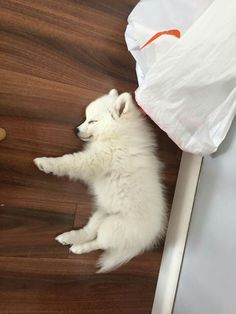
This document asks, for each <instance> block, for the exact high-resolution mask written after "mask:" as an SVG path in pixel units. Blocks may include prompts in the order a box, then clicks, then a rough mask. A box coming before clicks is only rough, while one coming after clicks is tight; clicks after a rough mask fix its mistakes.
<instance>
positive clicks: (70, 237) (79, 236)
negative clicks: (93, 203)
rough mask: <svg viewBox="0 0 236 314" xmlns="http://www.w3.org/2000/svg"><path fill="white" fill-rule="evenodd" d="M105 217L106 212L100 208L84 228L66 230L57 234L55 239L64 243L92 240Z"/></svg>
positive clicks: (79, 242)
mask: <svg viewBox="0 0 236 314" xmlns="http://www.w3.org/2000/svg"><path fill="white" fill-rule="evenodd" d="M105 217H106V215H105V213H104V212H102V211H99V210H98V211H96V212H95V213H94V214H93V215H92V216H91V217H90V219H89V222H88V223H87V225H86V226H84V227H83V228H82V229H80V230H72V231H69V232H64V233H62V234H60V235H59V236H57V237H56V239H55V240H56V241H58V242H60V243H61V244H63V245H71V244H81V243H85V242H90V241H92V240H94V239H95V238H96V236H97V230H98V228H99V226H100V224H101V223H102V222H103V220H104V219H105Z"/></svg>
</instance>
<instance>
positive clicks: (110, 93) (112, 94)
mask: <svg viewBox="0 0 236 314" xmlns="http://www.w3.org/2000/svg"><path fill="white" fill-rule="evenodd" d="M108 95H111V96H116V97H118V95H119V94H118V92H117V90H116V89H111V90H110V92H109V93H108Z"/></svg>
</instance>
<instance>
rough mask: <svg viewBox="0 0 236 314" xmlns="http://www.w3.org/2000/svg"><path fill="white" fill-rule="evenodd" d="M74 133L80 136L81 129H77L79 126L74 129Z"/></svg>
mask: <svg viewBox="0 0 236 314" xmlns="http://www.w3.org/2000/svg"><path fill="white" fill-rule="evenodd" d="M74 133H75V135H76V136H77V135H78V134H79V129H78V128H77V126H76V127H75V128H74Z"/></svg>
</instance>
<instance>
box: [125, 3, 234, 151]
mask: <svg viewBox="0 0 236 314" xmlns="http://www.w3.org/2000/svg"><path fill="white" fill-rule="evenodd" d="M149 1H150V2H151V1H152V0H149ZM154 1H155V0H154ZM142 2H143V3H144V2H145V1H141V3H142ZM165 2H166V3H167V2H168V0H166V1H165ZM169 2H172V1H171V0H170V1H169ZM176 2H177V1H176ZM185 2H186V1H185ZM205 4H207V2H205ZM208 6H209V1H208ZM199 12H200V11H199ZM133 23H134V21H133ZM137 23H138V22H137ZM176 28H177V26H176ZM158 31H159V30H158ZM131 35H132V34H131V32H129V36H131ZM135 36H136V37H137V36H138V34H137V33H136V34H135ZM165 36H169V37H171V36H170V35H165ZM161 37H162V36H161ZM161 37H160V38H161ZM160 38H158V39H157V40H155V41H154V42H155V44H156V45H158V41H159V39H160ZM154 42H153V43H154ZM153 43H151V44H150V45H148V46H151V45H152V44H153ZM142 44H144V43H143V42H142ZM148 46H146V47H144V48H142V49H141V50H144V49H146V48H147V47H148ZM137 51H138V50H137ZM137 51H136V53H137ZM144 59H145V58H144ZM137 61H138V62H139V60H137ZM145 62H147V61H145ZM145 62H144V63H145ZM148 63H149V66H148V67H147V68H144V67H142V64H141V66H140V68H141V70H144V71H142V74H143V77H142V79H141V82H140V86H139V88H138V89H137V91H136V100H137V102H138V104H139V105H140V106H141V107H142V108H143V110H144V111H145V112H146V113H147V114H148V115H149V116H150V117H151V118H152V119H153V120H154V121H155V122H156V123H157V124H158V125H159V126H160V127H161V128H162V129H163V130H164V131H165V132H166V133H167V134H168V135H169V137H170V138H171V139H172V140H173V141H174V142H175V143H176V144H177V145H178V146H179V147H181V148H182V149H183V150H184V151H187V152H191V153H195V154H200V155H207V154H210V153H213V152H215V151H216V150H217V148H218V146H219V145H220V143H221V142H222V140H223V139H224V137H225V135H226V133H227V131H228V129H229V127H230V125H231V122H232V120H233V118H234V116H235V113H236V2H235V0H228V1H227V4H226V3H225V2H224V1H223V0H215V1H213V3H212V4H211V5H210V6H209V7H208V8H207V9H206V10H205V11H204V12H203V13H202V15H201V16H200V17H199V18H197V19H196V21H195V22H194V23H193V24H192V25H191V26H189V28H188V29H185V32H184V33H183V35H182V36H180V39H176V40H175V42H174V43H172V45H170V46H169V48H168V49H166V51H165V52H164V53H159V54H157V55H156V56H155V55H153V56H152V63H151V61H150V59H149V61H148ZM138 64H139V63H138ZM146 64H147V63H146Z"/></svg>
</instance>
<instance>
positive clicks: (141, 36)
mask: <svg viewBox="0 0 236 314" xmlns="http://www.w3.org/2000/svg"><path fill="white" fill-rule="evenodd" d="M212 2H213V0H191V1H189V0H141V1H140V2H139V3H138V4H137V5H136V7H135V8H134V9H133V11H132V12H131V14H130V15H129V17H128V26H127V28H126V32H125V39H126V43H127V46H128V49H129V51H130V52H131V53H132V55H133V56H134V58H135V60H136V61H137V77H138V81H139V83H141V82H142V80H143V78H144V76H145V74H146V73H147V71H148V70H149V69H150V67H151V66H152V65H153V63H154V62H155V61H156V60H158V59H159V58H160V57H161V56H162V55H165V53H166V52H167V50H168V49H169V48H170V47H171V46H172V45H173V44H175V43H176V41H177V40H178V38H179V37H181V36H182V35H183V34H184V33H185V32H186V31H187V30H188V29H189V27H190V26H191V25H192V24H193V22H194V21H195V20H196V19H197V18H198V17H199V16H200V15H201V14H202V13H203V12H204V11H205V10H206V8H207V7H208V6H209V5H210V4H211V3H212ZM165 33H167V34H166V35H165ZM168 33H169V35H168ZM149 41H150V43H149ZM145 44H146V46H145V48H143V46H144V45H145Z"/></svg>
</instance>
